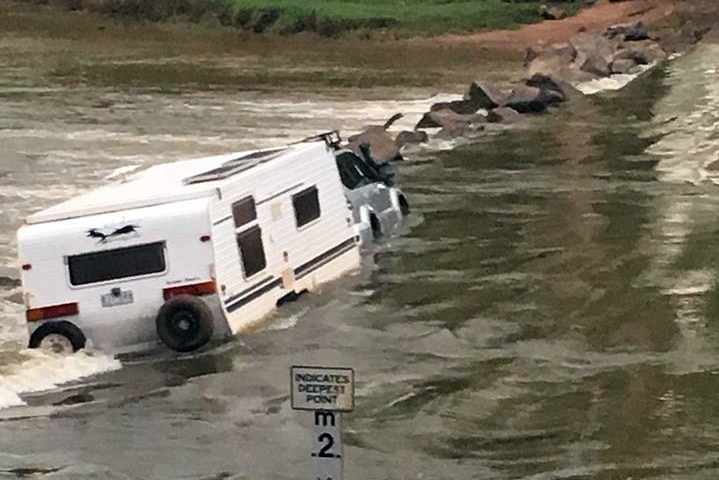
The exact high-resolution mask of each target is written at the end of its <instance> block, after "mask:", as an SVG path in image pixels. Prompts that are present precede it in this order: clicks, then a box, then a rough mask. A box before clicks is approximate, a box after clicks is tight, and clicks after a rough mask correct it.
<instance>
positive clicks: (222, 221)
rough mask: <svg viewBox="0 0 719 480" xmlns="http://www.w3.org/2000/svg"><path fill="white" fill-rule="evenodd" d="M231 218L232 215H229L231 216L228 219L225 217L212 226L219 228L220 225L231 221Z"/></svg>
mask: <svg viewBox="0 0 719 480" xmlns="http://www.w3.org/2000/svg"><path fill="white" fill-rule="evenodd" d="M231 218H232V215H229V216H227V217H225V218H221V219H219V220H218V221H216V222H215V223H213V224H212V225H213V226H217V225H219V224H221V223H224V222H226V221H227V220H229V219H231Z"/></svg>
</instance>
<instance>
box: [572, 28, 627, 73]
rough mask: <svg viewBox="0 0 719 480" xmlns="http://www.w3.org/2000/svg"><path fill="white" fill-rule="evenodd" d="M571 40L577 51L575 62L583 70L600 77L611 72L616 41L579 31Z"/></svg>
mask: <svg viewBox="0 0 719 480" xmlns="http://www.w3.org/2000/svg"><path fill="white" fill-rule="evenodd" d="M569 42H570V44H571V45H572V47H574V49H575V50H576V52H577V55H576V58H575V60H574V62H575V64H576V65H577V66H578V67H579V69H580V70H581V71H584V72H587V73H590V74H592V75H596V76H600V77H606V76H608V75H609V74H610V73H611V69H610V68H609V65H610V64H611V63H612V60H613V59H614V52H615V50H616V42H613V41H610V40H609V39H607V38H606V37H605V36H603V35H600V34H598V33H590V32H582V33H579V34H577V35H575V36H574V37H572V39H571V40H570V41H569Z"/></svg>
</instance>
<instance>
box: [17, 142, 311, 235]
mask: <svg viewBox="0 0 719 480" xmlns="http://www.w3.org/2000/svg"><path fill="white" fill-rule="evenodd" d="M316 147H317V143H314V144H312V145H310V144H299V145H293V146H288V147H282V148H273V149H266V150H253V151H247V152H235V153H231V154H226V155H216V156H212V157H204V158H196V159H192V160H183V161H176V162H172V163H164V164H160V165H155V166H152V167H150V168H148V169H146V170H142V171H140V172H137V173H134V174H133V175H131V176H129V177H127V178H125V179H123V180H122V181H119V182H116V183H113V184H110V185H107V186H104V187H100V188H98V189H95V190H92V191H90V192H88V193H86V194H84V195H81V196H78V197H75V198H72V199H70V200H67V201H65V202H62V203H60V204H58V205H55V206H53V207H50V208H47V209H45V210H42V211H40V212H37V213H35V214H34V215H31V216H30V217H29V218H28V219H27V221H26V223H29V224H34V223H42V222H52V221H57V220H65V219H68V218H77V217H82V216H85V215H95V214H99V213H108V212H113V211H119V210H126V209H130V208H140V207H147V206H152V205H158V204H162V203H168V202H175V201H180V200H189V199H192V198H200V197H205V196H209V195H212V194H214V193H215V191H216V189H217V188H218V183H220V182H222V181H225V180H227V179H228V178H230V177H232V176H234V175H237V174H240V173H242V172H245V171H248V170H250V169H251V168H253V167H255V166H257V165H260V164H262V163H266V162H269V161H272V160H275V159H279V158H282V157H284V156H285V155H286V154H289V153H294V152H299V151H301V150H303V149H307V148H316Z"/></svg>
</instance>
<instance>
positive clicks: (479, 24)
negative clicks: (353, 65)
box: [225, 0, 580, 35]
mask: <svg viewBox="0 0 719 480" xmlns="http://www.w3.org/2000/svg"><path fill="white" fill-rule="evenodd" d="M225 1H226V2H227V3H228V4H230V5H233V6H234V7H235V8H236V9H239V10H243V9H244V10H245V14H247V11H249V10H252V11H253V12H254V16H255V17H256V16H257V15H258V13H257V12H259V11H261V10H266V9H277V10H280V12H281V15H280V17H279V19H278V20H277V23H276V24H274V25H273V26H272V28H271V29H272V30H273V31H275V30H278V29H279V30H282V29H286V30H287V29H292V27H293V26H296V27H297V28H296V30H303V28H301V27H302V26H303V25H304V24H306V23H307V22H306V19H307V18H308V17H310V16H311V15H314V16H315V18H316V20H317V21H318V22H320V23H321V22H323V21H324V22H326V23H331V22H333V21H334V22H336V23H337V24H338V25H336V26H337V27H338V29H339V30H355V29H362V28H364V27H365V26H366V27H367V28H369V29H370V30H372V29H376V28H377V27H376V26H375V27H373V25H382V24H381V23H378V22H374V23H372V22H371V21H372V20H377V19H385V20H389V24H390V25H391V28H392V29H393V30H397V31H400V32H404V33H407V34H412V35H416V34H419V35H434V34H439V33H444V32H450V31H463V32H464V31H476V30H485V29H497V28H516V27H518V26H519V25H522V24H525V23H532V22H536V21H538V20H539V16H538V14H537V8H538V6H539V5H540V4H541V3H542V2H538V1H536V0H535V1H527V2H519V3H505V2H503V1H502V0H225ZM579 3H580V2H571V3H562V4H561V5H562V6H563V8H566V9H567V10H569V11H570V13H574V12H576V10H577V9H578V8H579V7H578V6H577V5H578V4H579ZM303 19H304V20H303Z"/></svg>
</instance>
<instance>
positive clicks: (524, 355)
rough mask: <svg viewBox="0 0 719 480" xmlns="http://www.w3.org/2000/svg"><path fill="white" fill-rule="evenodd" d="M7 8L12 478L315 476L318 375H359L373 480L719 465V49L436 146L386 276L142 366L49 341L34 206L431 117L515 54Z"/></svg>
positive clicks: (0, 343) (363, 461) (3, 373)
mask: <svg viewBox="0 0 719 480" xmlns="http://www.w3.org/2000/svg"><path fill="white" fill-rule="evenodd" d="M3 8H5V7H3ZM0 12H1V13H0V24H2V31H3V34H2V36H0V59H2V64H3V67H2V68H3V72H4V74H3V75H2V77H0V145H1V146H2V149H1V151H2V160H1V161H0V200H1V201H2V203H1V204H0V276H2V277H3V278H4V279H5V280H3V282H1V283H0V285H1V286H0V402H2V405H3V406H4V407H6V408H4V409H2V410H0V420H2V421H0V478H18V477H30V478H47V479H57V478H62V479H65V478H67V479H82V478H111V479H112V478H117V479H128V478H131V479H213V478H232V479H245V478H247V479H250V478H251V479H300V478H307V477H308V476H309V465H310V457H309V436H310V428H309V416H308V415H307V414H305V413H301V412H294V411H292V410H291V409H290V408H289V403H288V402H289V400H288V385H287V382H288V370H289V366H290V365H293V364H339V365H348V366H352V367H354V368H355V369H356V371H357V377H358V389H357V401H356V404H357V409H356V411H355V412H354V413H352V414H349V415H347V416H346V417H345V434H346V435H345V442H346V450H345V457H346V478H348V479H359V478H372V479H458V478H461V479H465V478H466V479H475V478H483V479H532V480H539V479H541V480H544V479H576V480H579V479H581V480H585V479H601V480H610V479H611V480H614V479H628V478H632V479H639V478H643V479H650V478H651V479H667V480H669V479H672V480H673V479H714V478H716V476H717V472H718V470H719V467H718V466H719V454H718V453H717V449H716V445H717V443H718V441H719V420H717V415H716V411H717V408H718V407H719V401H718V400H717V392H718V391H719V375H718V373H719V359H718V357H717V350H718V349H719V329H718V328H717V314H718V313H719V301H717V299H718V298H719V296H718V293H719V292H717V289H718V288H719V287H718V286H717V272H718V269H719V255H718V254H717V253H716V252H717V249H716V244H717V240H718V239H719V228H718V225H719V223H717V221H718V220H717V218H718V217H717V211H719V187H718V186H717V185H716V183H715V180H716V178H717V177H716V171H717V169H716V168H715V167H716V165H715V164H714V162H716V161H717V159H718V158H719V157H718V155H719V148H717V138H716V125H717V122H718V121H719V116H718V114H717V112H718V111H719V108H717V107H718V106H719V89H717V83H716V77H717V73H718V72H719V70H718V68H719V67H717V64H718V63H719V62H718V60H719V47H717V46H715V45H712V44H705V45H702V46H701V47H700V48H699V49H698V50H697V51H695V52H693V53H691V54H689V55H687V56H685V57H683V58H681V59H678V60H675V61H673V62H672V63H671V64H669V65H668V66H667V67H666V68H663V69H659V70H655V71H654V72H652V73H650V74H648V75H645V76H644V77H642V78H641V79H639V80H637V81H635V82H634V83H633V84H631V85H630V86H628V87H626V88H625V89H624V90H622V91H620V92H615V93H603V94H600V95H597V96H594V97H590V98H585V99H583V100H581V101H577V102H575V103H574V104H573V105H571V106H570V107H567V108H564V109H562V110H561V111H560V112H558V113H556V114H555V115H552V116H551V117H543V118H540V119H537V120H536V121H532V122H530V123H529V124H528V125H526V126H524V127H521V128H517V129H512V130H492V131H490V132H487V133H484V134H481V135H478V136H476V137H473V138H471V139H469V140H467V141H462V142H457V143H441V142H435V143H431V144H430V145H429V146H427V147H426V148H421V149H417V150H413V151H410V152H409V153H408V160H407V161H406V162H405V163H404V164H403V165H402V166H401V170H400V178H399V180H400V183H401V184H402V186H403V187H404V189H405V190H406V192H407V194H408V196H409V198H410V200H411V202H412V206H413V209H414V214H413V219H412V220H411V222H410V223H409V225H407V226H406V227H405V230H404V231H403V232H402V234H401V235H399V236H397V237H393V238H389V239H385V240H384V241H382V242H381V243H380V244H379V245H378V246H377V247H376V248H375V249H373V250H372V251H371V252H369V253H368V254H367V255H366V257H365V262H364V266H363V268H362V269H361V271H359V272H356V273H355V274H353V275H351V276H348V277H346V278H344V279H342V280H341V281H339V282H337V283H335V284H332V285H329V286H327V287H325V288H324V289H323V291H322V292H321V293H319V294H317V295H312V296H308V297H304V298H302V299H300V301H298V302H296V303H293V304H291V305H289V306H287V307H286V308H283V309H282V310H280V311H279V312H278V313H277V314H276V315H274V316H272V318H270V319H268V320H267V321H266V322H265V323H263V325H261V326H260V327H259V328H258V329H256V330H255V331H253V332H248V333H247V334H246V335H243V336H241V337H240V338H238V339H236V340H234V341H232V342H229V343H227V344H224V345H220V346H216V347H215V348H213V349H211V350H209V351H206V352H203V353H200V354H197V355H193V356H187V357H179V358H178V357H175V356H173V355H170V354H162V353H161V354H153V355H150V356H146V357H141V358H133V359H127V360H125V361H124V362H123V363H122V364H119V363H117V362H116V361H114V360H112V359H110V358H108V357H105V356H103V355H102V354H101V353H95V354H82V355H78V356H75V357H73V358H70V359H61V358H56V357H51V356H48V355H45V354H41V353H37V352H32V351H28V350H26V349H24V344H25V342H26V340H27V339H26V336H25V332H24V326H23V324H22V307H21V306H20V305H19V304H18V303H17V301H18V288H17V286H15V284H14V282H13V280H12V279H13V278H15V277H16V274H15V273H14V272H15V269H16V267H17V260H16V259H15V257H16V244H15V240H14V235H15V230H16V229H17V227H18V226H19V225H20V224H21V222H22V218H24V217H25V216H26V215H28V214H30V213H32V212H34V211H37V210H38V209H40V208H43V207H45V206H48V205H50V204H52V203H54V202H57V201H60V200H62V199H64V198H67V197H69V196H72V195H75V194H78V193H80V192H82V191H85V190H86V189H88V188H91V187H93V186H96V185H100V184H103V183H105V182H107V181H109V180H108V177H113V176H117V175H121V174H122V172H123V171H127V170H129V169H131V168H134V167H141V166H142V165H147V164H151V163H157V162H162V161H168V160H173V159H176V158H179V157H187V156H197V155H205V154H212V153H216V152H223V151H227V150H230V149H238V148H245V147H253V146H265V145H273V144H278V143H282V142H285V141H287V140H290V139H297V138H301V137H303V136H304V135H306V134H308V133H312V132H314V131H317V130H321V129H326V128H331V127H342V128H343V129H345V130H352V129H356V128H359V127H360V126H361V125H363V124H365V123H372V122H380V121H383V120H384V119H385V118H387V117H388V116H389V115H391V114H392V113H394V112H395V111H405V112H406V113H407V114H408V117H409V118H408V119H407V120H406V122H407V124H411V119H412V118H413V116H414V117H416V116H417V115H419V114H420V113H421V112H422V110H423V109H425V108H426V106H427V104H428V103H430V102H431V101H432V100H431V97H433V96H435V95H436V94H437V93H441V92H453V91H457V87H456V86H457V85H459V84H461V83H462V82H463V81H464V80H466V79H467V78H471V77H472V76H474V74H475V73H481V72H482V71H483V70H487V71H489V72H494V73H493V75H497V76H501V75H503V74H506V72H507V71H508V70H509V69H511V68H514V67H511V66H503V65H501V64H500V65H499V66H498V64H497V63H496V59H495V63H491V62H486V64H483V63H482V61H481V54H479V53H477V52H476V51H453V52H450V53H449V54H448V57H437V56H433V55H437V54H438V52H437V51H435V52H433V55H428V53H427V52H426V51H421V52H416V51H412V50H411V49H410V50H406V49H405V50H403V52H404V53H403V55H404V57H402V58H403V59H399V60H397V59H396V58H399V57H396V56H397V55H399V54H398V53H397V52H398V51H399V50H401V48H404V47H401V48H400V47H397V46H387V45H374V44H373V48H377V49H380V50H378V51H380V53H377V54H376V55H375V57H372V58H370V57H366V61H365V62H364V63H361V64H357V63H355V62H352V61H347V55H346V52H347V49H352V48H358V47H357V46H356V45H350V44H346V45H342V44H323V43H321V42H320V43H313V42H314V41H313V40H311V39H298V40H296V42H291V43H290V44H282V43H277V44H273V42H275V41H274V40H273V41H267V40H259V39H249V40H247V39H245V40H246V41H244V40H243V41H240V40H237V39H235V38H234V37H233V38H229V37H228V38H225V37H224V35H225V34H223V33H217V32H210V33H208V32H207V31H206V30H199V29H188V30H187V31H184V30H183V27H179V26H177V27H173V28H170V29H157V28H155V27H137V26H122V25H113V24H108V25H103V26H105V27H106V28H104V29H103V30H98V29H97V25H96V24H95V23H93V22H95V20H92V19H89V18H87V17H84V16H81V15H79V16H74V17H73V16H70V17H58V16H56V15H50V14H47V13H42V12H40V13H29V12H27V11H17V10H11V11H8V10H7V9H5V10H0ZM233 42H234V43H233ZM243 42H245V43H243ZM277 42H279V41H277ZM270 46H271V48H270ZM382 48H385V49H387V50H384V51H382V50H381V49H382ZM263 49H266V50H263ZM323 49H324V50H323ZM398 49H399V50H398ZM381 52H384V53H381ZM387 52H389V53H387ZM393 56H394V57H395V59H393ZM377 57H378V58H377ZM424 57H428V58H426V60H425V61H420V59H423V58H424ZM470 62H473V63H471V65H472V67H471V68H472V70H473V73H472V74H471V75H470V74H467V71H466V70H467V67H466V65H465V64H468V63H470ZM336 79H340V81H337V80H336ZM370 87H371V88H370ZM435 98H438V97H435ZM118 169H120V170H118ZM102 371H106V372H105V373H98V372H102ZM88 375H89V376H88ZM68 381H69V383H67V382H68ZM13 405H14V406H13Z"/></svg>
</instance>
